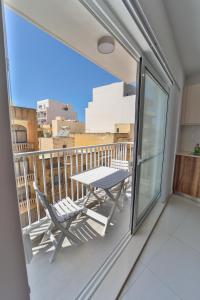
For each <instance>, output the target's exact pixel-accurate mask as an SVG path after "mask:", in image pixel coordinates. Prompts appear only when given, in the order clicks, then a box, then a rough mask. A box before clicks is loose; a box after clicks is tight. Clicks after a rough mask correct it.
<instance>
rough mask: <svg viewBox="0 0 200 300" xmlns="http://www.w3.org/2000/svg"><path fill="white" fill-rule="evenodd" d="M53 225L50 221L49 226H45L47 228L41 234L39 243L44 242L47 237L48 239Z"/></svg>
mask: <svg viewBox="0 0 200 300" xmlns="http://www.w3.org/2000/svg"><path fill="white" fill-rule="evenodd" d="M53 227H54V224H53V223H52V222H51V223H50V224H49V227H48V228H47V230H46V231H45V233H44V235H43V238H42V240H41V243H45V242H46V241H47V240H48V239H50V236H51V234H52V232H51V231H52V229H53Z"/></svg>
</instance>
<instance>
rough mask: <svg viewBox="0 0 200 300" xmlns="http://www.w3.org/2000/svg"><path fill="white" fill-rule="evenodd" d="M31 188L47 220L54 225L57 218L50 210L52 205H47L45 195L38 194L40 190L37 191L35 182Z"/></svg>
mask: <svg viewBox="0 0 200 300" xmlns="http://www.w3.org/2000/svg"><path fill="white" fill-rule="evenodd" d="M33 188H34V191H35V193H36V194H37V195H38V199H39V201H40V203H41V205H42V206H43V207H44V209H45V212H46V215H47V217H48V218H50V219H52V221H53V222H54V223H57V222H58V220H57V217H56V216H55V213H54V210H53V208H52V205H51V204H50V203H49V201H48V199H47V197H46V195H45V194H44V193H42V192H40V190H39V189H38V186H37V184H36V183H35V181H34V182H33Z"/></svg>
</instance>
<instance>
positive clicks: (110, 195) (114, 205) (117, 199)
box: [105, 180, 124, 230]
mask: <svg viewBox="0 0 200 300" xmlns="http://www.w3.org/2000/svg"><path fill="white" fill-rule="evenodd" d="M123 186H124V180H123V181H122V182H121V183H120V188H119V191H118V192H117V195H116V197H114V196H113V194H112V193H111V192H110V191H109V189H105V192H106V194H107V195H108V197H109V198H110V199H111V200H112V201H113V206H112V208H111V210H110V213H109V216H108V221H107V226H108V224H109V223H110V220H111V219H112V216H113V214H114V212H115V209H116V207H118V208H119V209H120V210H121V207H120V205H119V198H120V195H121V192H122V189H123ZM106 230H107V228H106Z"/></svg>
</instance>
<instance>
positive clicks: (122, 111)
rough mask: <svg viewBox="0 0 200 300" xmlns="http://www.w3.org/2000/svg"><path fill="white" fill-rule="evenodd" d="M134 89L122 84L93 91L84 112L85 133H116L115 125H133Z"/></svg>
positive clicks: (113, 84)
mask: <svg viewBox="0 0 200 300" xmlns="http://www.w3.org/2000/svg"><path fill="white" fill-rule="evenodd" d="M134 115H135V88H134V86H131V85H128V84H125V83H123V82H117V83H112V84H109V85H105V86H101V87H98V88H94V89H93V99H92V101H91V102H89V103H88V107H87V108H86V110H85V123H86V132H90V133H105V132H111V133H114V132H116V131H115V130H116V129H115V127H116V124H120V123H123V124H130V123H131V124H134V123H135V120H134V117H133V116H134Z"/></svg>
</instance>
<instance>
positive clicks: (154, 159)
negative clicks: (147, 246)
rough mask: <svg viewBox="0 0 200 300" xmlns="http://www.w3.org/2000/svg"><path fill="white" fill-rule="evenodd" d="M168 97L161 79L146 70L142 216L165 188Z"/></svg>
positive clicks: (140, 182)
mask: <svg viewBox="0 0 200 300" xmlns="http://www.w3.org/2000/svg"><path fill="white" fill-rule="evenodd" d="M167 98H168V95H167V93H166V92H165V91H164V90H163V89H162V87H161V86H160V85H159V84H158V83H157V81H155V80H154V79H153V77H152V76H151V75H150V74H148V73H146V74H145V89H144V111H143V129H142V151H141V164H140V181H139V193H138V216H139V217H140V216H141V214H142V213H144V212H145V210H147V209H148V207H149V206H150V204H151V203H152V201H153V200H155V199H156V198H158V196H159V194H160V192H161V180H162V163H163V152H164V141H165V127H166V115H167Z"/></svg>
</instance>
